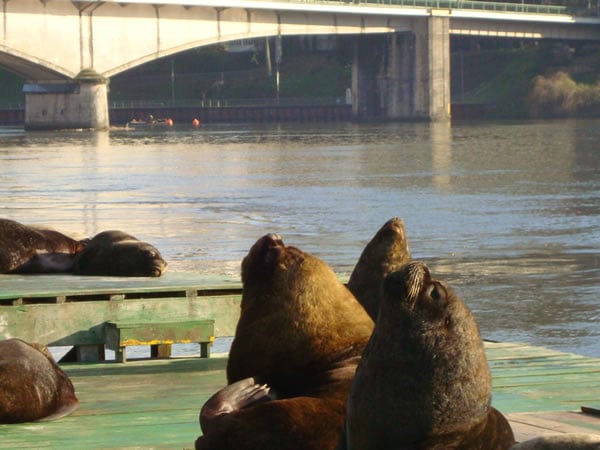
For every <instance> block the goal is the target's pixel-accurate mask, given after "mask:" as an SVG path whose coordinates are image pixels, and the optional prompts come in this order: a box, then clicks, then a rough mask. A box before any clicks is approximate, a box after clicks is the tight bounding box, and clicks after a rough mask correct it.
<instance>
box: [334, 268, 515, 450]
mask: <svg viewBox="0 0 600 450" xmlns="http://www.w3.org/2000/svg"><path fill="white" fill-rule="evenodd" d="M513 444H514V436H513V432H512V430H511V428H510V425H509V424H508V421H507V420H506V419H505V417H504V416H503V415H502V414H501V413H500V412H498V411H497V410H496V409H494V408H493V407H492V406H491V375H490V370H489V367H488V364H487V359H486V356H485V351H484V347H483V342H482V340H481V337H480V334H479V327H478V325H477V322H476V321H475V318H474V317H473V315H472V313H471V311H470V310H469V309H468V308H467V306H466V305H465V304H464V303H463V302H462V300H461V299H460V298H459V297H458V296H457V295H456V294H455V293H454V292H453V290H452V289H451V288H450V287H448V286H447V285H445V284H444V283H442V282H440V281H437V280H434V279H433V278H432V277H431V275H430V273H429V269H428V268H427V266H426V265H425V264H423V263H421V262H411V263H409V264H407V265H405V266H403V267H402V268H401V269H400V270H399V271H396V272H393V273H391V274H389V275H388V276H387V277H386V279H385V280H384V284H383V302H382V304H381V308H380V311H379V316H378V317H377V322H376V324H375V329H374V331H373V335H372V336H371V339H370V341H369V343H368V345H367V347H366V349H365V351H364V353H363V356H362V359H361V361H360V363H359V366H358V368H357V371H356V376H355V378H354V382H353V385H352V388H351V391H350V395H349V397H348V406H347V413H346V429H345V433H344V434H343V435H342V438H341V442H340V444H339V446H338V449H345V450H356V449H360V450H371V449H373V450H374V449H378V450H380V449H395V450H398V449H417V448H421V449H458V448H460V449H489V450H493V449H508V448H510V446H512V445H513Z"/></svg>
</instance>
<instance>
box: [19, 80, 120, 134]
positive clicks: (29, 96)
mask: <svg viewBox="0 0 600 450" xmlns="http://www.w3.org/2000/svg"><path fill="white" fill-rule="evenodd" d="M107 84H108V83H107V80H106V79H105V78H104V77H102V76H100V75H99V74H98V73H96V72H95V71H93V70H83V71H82V72H81V73H80V74H79V75H77V77H75V80H74V81H71V82H64V83H41V84H26V85H25V87H24V88H23V91H24V92H25V129H26V130H53V129H70V128H84V129H93V130H104V129H107V128H108V126H109V118H108V91H107Z"/></svg>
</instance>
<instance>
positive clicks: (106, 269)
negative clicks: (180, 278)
mask: <svg viewBox="0 0 600 450" xmlns="http://www.w3.org/2000/svg"><path fill="white" fill-rule="evenodd" d="M166 269H167V262H166V261H165V260H164V259H163V258H162V256H161V254H160V252H159V251H158V250H157V249H156V248H155V247H153V246H152V245H150V244H149V243H147V242H142V241H140V240H138V239H137V238H135V237H134V236H132V235H130V234H127V233H125V232H123V231H119V230H109V231H103V232H102V233H99V234H97V235H96V236H94V237H93V238H92V239H91V240H90V241H89V243H88V244H87V245H86V246H85V248H84V249H83V250H82V251H81V252H79V253H78V254H77V256H76V258H75V262H74V264H73V273H74V274H76V275H106V276H120V277H159V276H161V275H162V274H163V273H164V272H165V270H166Z"/></svg>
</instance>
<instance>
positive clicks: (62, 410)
mask: <svg viewBox="0 0 600 450" xmlns="http://www.w3.org/2000/svg"><path fill="white" fill-rule="evenodd" d="M78 409H79V401H77V400H74V401H71V402H69V403H66V404H64V405H62V406H60V407H59V408H58V409H57V410H56V411H54V412H53V413H52V414H50V415H49V416H46V417H43V418H41V419H39V420H36V422H49V421H51V420H56V419H60V418H61V417H65V416H68V415H69V414H71V413H72V412H74V411H77V410H78Z"/></svg>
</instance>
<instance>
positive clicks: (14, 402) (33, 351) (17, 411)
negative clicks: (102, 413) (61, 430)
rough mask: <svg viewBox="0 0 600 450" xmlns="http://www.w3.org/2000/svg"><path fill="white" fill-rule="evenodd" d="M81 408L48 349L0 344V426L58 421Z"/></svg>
mask: <svg viewBox="0 0 600 450" xmlns="http://www.w3.org/2000/svg"><path fill="white" fill-rule="evenodd" d="M78 407H79V401H78V400H77V397H76V396H75V389H74V388H73V384H72V383H71V380H69V378H68V377H67V375H66V374H65V373H64V372H63V371H62V369H61V368H60V367H58V365H57V364H56V363H55V362H54V360H53V359H52V356H51V355H50V352H48V350H47V349H46V348H45V346H40V345H39V344H28V343H26V342H25V341H22V340H20V339H7V340H5V341H0V423H21V422H31V421H34V420H53V419H58V418H60V417H63V416H66V415H68V414H70V413H72V412H73V411H75V410H76V409H77V408H78Z"/></svg>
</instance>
